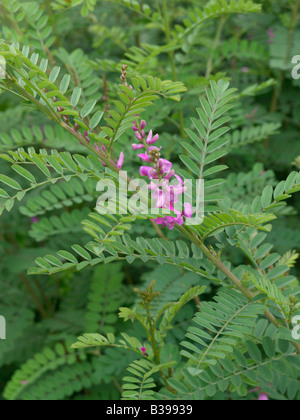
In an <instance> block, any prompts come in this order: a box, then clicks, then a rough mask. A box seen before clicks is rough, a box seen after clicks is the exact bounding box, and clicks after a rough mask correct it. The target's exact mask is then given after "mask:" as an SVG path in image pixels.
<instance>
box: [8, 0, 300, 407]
mask: <svg viewBox="0 0 300 420" xmlns="http://www.w3.org/2000/svg"><path fill="white" fill-rule="evenodd" d="M299 7H300V2H299V0H293V1H287V0H272V1H271V0H262V1H248V0H237V1H226V0H211V1H209V2H207V1H204V0H197V1H194V0H185V1H173V0H169V1H165V0H156V1H154V0H152V1H137V0H110V1H103V0H98V1H97V0H69V1H67V0H56V1H49V0H35V1H27V0H1V3H0V21H1V28H0V34H1V35H0V38H1V39H2V40H3V41H1V44H0V47H1V51H0V52H1V53H3V51H7V48H6V47H3V45H12V44H13V45H14V48H16V50H18V49H20V51H22V58H21V59H20V60H23V62H22V63H21V66H22V65H23V66H24V65H25V64H26V66H27V67H26V72H27V73H29V72H30V71H32V72H33V73H31V75H30V77H29V79H30V78H32V80H34V78H35V77H36V76H37V74H39V73H38V71H40V70H41V68H42V69H43V72H44V73H45V75H46V76H47V77H49V78H50V81H51V83H52V84H54V83H56V85H57V86H58V87H59V90H60V92H61V93H60V95H62V96H64V95H66V97H67V98H69V99H68V100H69V105H68V104H66V103H64V104H63V106H64V107H66V108H67V109H68V110H70V109H72V107H73V106H74V107H76V106H78V109H81V110H82V111H81V117H82V118H81V123H82V121H84V122H85V123H87V121H88V124H89V127H90V128H93V129H94V128H96V127H98V125H99V122H100V120H101V118H102V120H101V127H102V125H103V127H104V128H103V127H102V129H103V131H102V132H96V133H97V136H98V137H97V136H95V138H94V140H98V141H99V140H101V142H105V138H106V139H107V137H109V138H111V137H112V132H113V130H114V129H115V127H114V126H111V125H109V121H108V120H107V116H108V114H110V115H112V116H114V114H113V113H114V112H116V111H114V110H115V109H116V105H115V104H114V101H116V100H117V99H118V98H119V96H118V94H119V92H120V86H119V85H120V79H119V78H120V74H121V68H122V65H123V64H126V65H128V70H127V72H128V76H129V78H135V82H136V84H135V85H134V87H135V88H136V87H138V89H140V93H141V97H142V100H141V104H140V107H141V108H142V109H143V108H144V109H145V112H144V114H143V117H145V119H147V122H148V125H149V126H150V127H151V128H152V129H153V130H155V132H159V134H160V138H161V140H162V142H163V150H164V157H165V158H166V159H170V160H172V162H174V164H175V167H176V169H177V170H178V171H181V173H182V175H184V176H186V175H189V174H191V173H194V174H195V175H196V174H197V171H198V168H199V165H201V163H199V161H198V159H197V156H198V155H199V149H197V147H198V146H199V144H194V143H193V141H194V142H195V134H193V133H195V132H196V131H197V128H198V129H199V125H200V123H197V121H199V116H198V114H197V112H196V108H199V97H201V98H203V97H205V95H206V89H210V87H211V86H212V90H213V91H214V87H215V86H219V89H220V90H221V88H222V87H224V86H225V85H224V83H225V82H226V81H228V82H230V87H231V88H234V89H237V90H236V91H230V92H231V94H232V95H234V96H235V98H234V99H235V101H234V103H233V107H232V108H231V109H230V110H228V115H229V116H230V117H231V121H230V123H229V122H228V124H229V126H230V131H229V133H228V134H226V136H225V137H226V138H225V139H223V136H222V139H223V140H222V141H221V142H220V144H217V145H216V149H218V150H219V151H220V153H219V152H218V153H219V154H218V155H217V156H214V158H213V160H212V161H216V162H217V163H216V164H217V165H222V167H220V168H217V169H216V170H215V171H214V172H211V174H213V175H214V176H211V175H208V181H207V191H206V200H207V202H206V217H207V219H206V220H205V223H204V225H202V226H200V227H198V230H197V234H198V235H199V237H200V238H201V240H203V241H204V238H205V240H206V239H208V246H210V245H214V246H215V249H216V250H217V252H218V253H219V255H221V256H222V261H223V263H224V264H225V266H226V267H228V268H230V269H231V271H232V272H233V273H234V274H235V275H236V276H237V277H238V278H239V280H241V282H242V283H243V285H244V286H245V287H247V288H248V287H249V288H250V289H252V290H255V292H259V295H258V296H256V298H254V299H252V300H251V299H250V301H249V300H247V298H246V297H244V296H242V295H241V294H240V293H238V292H237V291H236V290H234V289H233V288H232V287H231V285H230V283H229V281H228V279H226V276H225V275H224V273H222V272H221V271H220V270H218V269H216V267H215V266H214V265H213V263H212V262H211V261H209V260H208V259H205V257H204V256H203V254H202V253H201V252H200V251H199V249H197V246H196V245H197V244H195V243H194V244H193V245H191V243H187V242H186V240H183V235H182V233H183V232H180V231H178V230H174V231H172V232H166V231H164V232H163V235H165V236H166V237H167V238H165V239H163V238H160V239H157V238H156V236H157V232H156V231H155V229H154V228H153V226H152V225H151V223H150V221H149V220H145V219H141V220H136V219H135V217H132V218H131V217H129V218H125V219H124V218H123V219H120V218H119V217H115V218H114V217H113V218H111V219H109V220H103V219H102V218H100V217H99V216H97V214H96V213H95V212H94V207H95V202H96V199H97V192H96V183H97V179H98V178H97V176H98V173H100V172H101V171H103V168H102V167H101V164H100V165H99V161H98V160H97V159H95V158H94V159H92V158H90V154H89V153H90V152H89V151H88V150H87V149H84V147H83V146H81V145H80V143H79V142H78V141H76V140H75V139H74V137H73V136H72V133H70V131H68V130H65V129H64V127H63V126H62V125H61V124H60V123H57V114H56V113H55V110H54V108H55V107H53V110H51V111H49V112H50V114H51V112H52V114H51V115H52V117H53V118H52V119H53V120H52V121H51V120H49V118H47V114H42V113H41V112H40V111H39V110H38V109H37V107H35V106H34V105H33V104H32V103H31V104H30V103H28V102H25V101H23V102H22V101H20V98H18V97H16V96H13V95H11V94H10V93H9V92H7V91H6V90H5V84H1V86H0V151H1V156H0V157H1V174H2V175H1V177H2V178H0V180H1V185H0V188H1V190H0V206H1V207H0V210H1V214H2V215H1V220H0V223H1V225H0V226H1V229H0V251H1V252H0V314H1V315H4V316H5V318H6V320H7V340H6V341H0V390H1V395H2V397H0V399H1V398H2V399H9V400H15V399H17V400H18V399H22V400H26V399H35V400H36V399H37V400H47V399H50V400H51V399H54V400H99V399H102V400H105V399H109V400H114V399H120V398H122V395H123V398H125V399H126V398H129V399H132V398H133V399H138V398H141V399H147V398H155V399H163V398H164V399H166V398H170V399H178V400H180V399H187V398H194V399H214V400H216V399H227V400H228V399H229V400H230V399H231V400H237V399H242V400H243V399H250V400H252V399H257V397H258V391H256V392H254V393H252V392H250V391H251V390H253V389H257V388H258V387H259V388H260V389H261V391H263V392H265V393H268V394H269V396H270V398H272V399H278V400H293V399H294V400H298V399H299V397H300V387H299V377H300V359H299V355H297V354H296V353H295V349H294V348H293V346H292V344H291V341H292V340H291V337H290V336H289V334H288V333H289V330H291V328H292V324H291V321H292V315H294V314H297V313H300V312H299V308H298V306H297V305H298V300H297V299H298V298H297V296H298V295H299V293H300V288H299V282H298V279H297V276H298V275H299V266H298V263H297V261H298V256H299V255H298V252H299V249H300V228H299V204H300V196H299V194H294V193H296V192H297V191H298V190H299V185H300V179H299V173H298V171H299V170H300V142H299V121H300V89H299V88H300V81H299V80H293V78H292V76H291V71H292V68H293V65H292V64H291V59H292V57H293V56H295V55H299V54H300V45H299V39H300V24H299V13H300V9H299ZM297 41H298V42H297ZM2 47H3V48H2ZM27 47H28V49H27ZM32 54H33V55H32ZM24 57H25V58H24ZM26 57H27V60H28V58H30V60H31V61H30V60H28V62H26ZM10 59H11V57H10V56H9V60H10ZM43 59H44V61H43V62H41V61H40V60H43ZM12 60H14V58H12ZM46 60H47V62H46ZM13 63H14V65H16V63H17V59H16V61H13ZM24 63H25V64H24ZM37 64H38V66H39V67H37V68H35V67H34V66H35V65H37ZM59 67H61V68H62V69H61V70H60V71H59ZM20 68H21V67H20ZM20 71H21V70H20ZM27 73H26V74H27ZM65 74H67V75H70V77H69V76H65V77H64V75H65ZM23 75H24V74H23ZM148 76H152V77H150V78H147V77H148ZM41 77H44V76H41ZM156 78H159V79H160V80H159V81H157V80H156ZM45 80H46V79H45ZM170 80H172V81H173V83H171V82H170ZM221 80H222V81H223V82H221V84H219V85H217V83H220V81H221ZM166 81H169V82H166ZM176 82H178V83H176ZM145 83H146V85H145ZM211 83H212V85H211ZM222 83H223V85H222ZM144 85H145V86H144ZM183 85H184V86H185V88H186V89H185V88H184V87H183ZM44 86H45V87H47V89H48V87H49V82H48V84H47V83H46V84H45V85H44ZM40 87H41V89H42V86H40ZM80 89H82V94H81V95H79V91H80ZM8 90H10V89H8ZM11 90H13V88H11ZM50 90H51V89H50ZM123 91H124V87H123ZM153 91H154V92H155V93H162V97H161V98H160V99H158V100H154V99H155V98H153ZM28 92H30V89H29V90H28ZM72 92H74V93H72ZM209 92H210V91H209ZM125 93H126V94H130V93H128V92H127V91H125ZM219 93H220V92H219ZM179 95H181V100H180V97H179ZM223 95H225V93H224V92H223ZM52 96H54V95H52ZM57 96H59V94H58V95H57ZM125 96H126V95H125ZM220 96H221V98H223V96H222V95H220ZM59 98H61V97H60V96H59ZM123 99H124V97H123ZM172 99H173V100H172ZM62 100H63V101H64V99H62ZM208 100H209V97H208ZM152 101H153V102H154V103H153V104H152V105H151V106H148V105H150V104H149V102H152ZM93 104H94V105H95V104H96V105H95V108H93V106H92V105H93ZM119 106H121V108H122V106H124V105H122V103H121V105H120V103H119ZM205 106H206V103H205V102H203V100H202V102H201V106H200V108H203V109H204V111H205ZM92 108H93V112H92V111H91V109H92ZM210 111H211V110H209V112H210ZM91 112H92V113H91ZM103 112H104V115H103ZM120 112H121V111H120ZM89 114H90V115H89ZM68 115H69V116H70V117H73V116H74V115H73V114H72V113H70V112H69V114H68ZM226 115H227V114H226ZM200 116H201V112H200ZM75 117H78V118H79V119H80V116H78V115H75ZM117 118H118V117H116V119H117ZM104 121H105V123H104ZM224 123H226V121H224ZM129 127H130V124H129ZM127 128H128V124H127V125H126V122H124V121H123V122H122V124H121V125H120V131H119V132H118V136H117V137H118V138H117V140H118V142H116V143H114V145H113V148H112V150H113V153H114V156H118V155H119V153H120V152H121V151H124V153H125V164H124V169H126V170H128V171H129V172H130V176H132V177H135V176H136V175H137V174H138V170H139V166H138V161H137V159H136V153H135V152H133V151H132V150H131V144H132V142H133V135H132V132H131V130H128V129H127ZM200 132H201V128H200ZM223 134H224V135H225V131H224V133H223ZM200 146H201V145H200ZM32 148H34V150H33V149H32ZM51 150H52V151H53V150H54V151H56V152H55V153H54V155H53V156H54V157H53V156H52V159H51V160H50V159H49V161H48V162H47V166H45V164H44V163H45V159H47V156H48V155H50V154H51V152H50V151H51ZM9 152H13V153H9ZM211 153H212V154H213V152H211ZM70 154H72V156H73V158H72V157H71V155H70ZM20 161H21V162H22V161H26V162H29V163H28V165H27V166H26V168H28V169H30V171H29V174H28V173H27V172H26V173H25V172H23V173H21V172H20V170H19V171H18V169H17V168H19V167H20V165H17V164H16V165H15V166H16V167H17V168H14V166H13V165H12V164H14V163H15V162H20ZM99 166H100V167H99ZM62 167H63V170H62ZM225 167H228V169H227V170H226V171H224V172H222V176H223V178H224V179H225V180H226V182H225V183H224V182H223V180H221V179H219V174H218V176H216V175H215V174H216V173H217V172H218V169H220V170H221V169H225ZM87 168H88V169H87ZM194 168H195V169H194ZM50 169H51V171H53V172H54V175H53V172H51V176H50V172H49V170H50ZM202 169H203V168H202ZM48 172H49V173H48ZM45 176H46V178H45ZM111 176H112V175H111ZM24 178H25V179H26V180H27V181H29V183H32V182H33V183H36V186H37V184H38V186H39V188H37V189H36V188H35V187H34V188H31V187H28V191H26V192H27V193H26V195H25V196H24V195H23V192H24V189H23V188H21V189H19V188H18V185H19V183H21V185H22V186H23V184H22V183H23V181H24ZM45 179H46V180H47V181H45ZM11 180H13V181H14V182H16V183H17V185H15V184H14V183H13V181H11ZM282 180H284V181H285V182H283V183H282V182H281V181H282ZM7 186H8V187H9V188H8V190H9V192H12V190H13V191H14V193H13V194H12V195H11V194H9V197H7V196H6V191H8V190H7V188H6V187H7ZM2 187H3V188H4V189H2ZM16 191H18V193H16ZM15 194H16V196H15ZM13 196H15V199H12V197H13ZM288 198H290V199H289V200H288V201H287V203H286V200H287V199H288ZM280 203H281V204H282V203H284V204H287V205H284V206H280ZM278 204H279V206H278ZM214 212H221V213H222V214H223V216H222V215H221V216H220V217H219V218H218V217H216V218H215V219H213V216H212V214H213V213H214ZM271 212H272V213H275V215H276V217H277V218H276V220H272V219H273V216H272V215H271ZM224 214H226V215H227V216H226V217H225V216H224ZM249 214H252V215H253V214H254V216H253V217H250V218H249V217H248V215H249ZM36 218H37V219H38V223H35V221H36V220H35V219H36ZM270 221H272V225H273V227H272V229H270V228H269V227H268V226H266V223H269V222H270ZM237 225H238V226H237ZM260 229H263V230H264V231H263V232H261V230H260ZM160 234H161V233H160ZM91 236H92V237H93V240H96V243H97V244H98V248H99V247H100V250H99V249H98V251H96V253H95V252H94V251H95V249H94V247H93V245H91V244H90V247H85V245H86V244H88V243H90V241H91ZM116 238H117V239H116ZM115 239H116V241H114V240H115ZM166 239H168V241H167V240H166ZM74 244H78V245H75V246H74ZM99 244H100V245H101V246H100V245H99ZM61 250H64V251H61ZM104 250H105V252H107V253H106V254H103V251H104ZM93 252H94V253H93ZM103 262H105V264H104V263H103ZM251 266H252V267H251ZM255 269H257V270H258V272H259V274H257V272H255V273H254V270H255ZM32 274H35V275H34V276H32ZM47 274H48V276H47ZM153 280H155V281H156V288H155V291H158V292H160V295H159V296H158V297H157V298H156V299H155V300H154V301H153V302H152V306H151V308H150V309H151V316H153V318H154V319H155V317H156V316H158V315H161V316H162V321H161V324H160V325H159V329H158V330H157V331H158V334H159V335H158V336H157V337H156V339H157V342H158V343H162V342H164V346H162V347H161V349H160V350H161V355H160V362H161V363H160V364H158V363H156V365H155V366H153V363H152V362H151V360H150V361H149V360H148V359H147V360H146V359H144V358H143V356H142V353H141V351H140V348H141V346H145V347H146V350H147V354H148V355H149V358H150V359H151V357H152V359H153V351H152V350H153V349H151V346H150V345H149V336H147V333H146V332H145V330H144V329H143V328H142V325H141V324H143V323H144V325H146V326H147V327H148V328H149V325H148V324H147V322H149V319H148V321H147V319H146V320H144V319H143V318H142V317H143V316H144V315H142V312H143V310H144V309H145V307H143V308H142V309H141V308H140V306H138V301H139V299H138V297H137V293H136V291H134V288H137V287H138V288H139V289H141V290H145V289H146V288H147V287H149V289H148V291H149V290H150V291H151V284H152V283H151V282H152V281H153ZM149 285H150V286H149ZM254 294H255V293H254ZM200 301H201V305H200V308H199V303H200ZM171 302H178V303H177V306H176V305H175V306H172V304H171ZM119 308H121V311H120V312H119ZM126 308H127V309H126ZM134 308H135V309H134ZM179 309H180V311H179ZM267 309H270V310H271V312H272V314H274V315H276V316H278V317H279V319H284V321H285V322H284V321H283V322H282V324H281V327H282V328H279V329H278V328H276V326H274V325H272V324H271V323H270V322H269V320H268V319H266V318H265V317H264V312H265V311H266V310H267ZM136 311H137V313H138V314H139V315H136ZM126 320H127V321H128V322H124V321H126ZM133 320H135V322H131V321H133ZM171 321H172V326H171ZM241 325H242V328H240V326H241ZM146 329H147V328H146ZM84 333H94V334H96V333H98V334H101V336H85V338H84V337H82V338H81V340H79V342H78V343H79V344H78V343H77V345H75V346H73V347H75V348H71V345H72V344H73V343H74V342H75V341H76V339H77V337H78V336H80V335H82V334H84ZM121 333H122V334H121ZM91 346H92V347H91ZM85 347H87V349H85ZM128 348H130V349H131V351H128ZM127 369H128V370H127ZM161 372H164V374H163V375H161V376H160V373H161ZM130 375H131V376H130ZM166 375H167V376H168V385H169V386H166V383H164V382H163V380H162V378H163V377H164V376H166Z"/></svg>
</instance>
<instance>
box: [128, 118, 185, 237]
mask: <svg viewBox="0 0 300 420" xmlns="http://www.w3.org/2000/svg"><path fill="white" fill-rule="evenodd" d="M145 128H146V121H141V123H140V124H138V123H137V122H134V126H133V127H132V129H133V131H134V132H135V135H136V138H137V139H138V140H139V143H137V144H133V145H132V148H133V150H142V149H144V150H143V153H141V154H139V155H138V156H139V157H140V158H141V159H142V161H143V162H147V163H149V164H151V165H152V166H141V168H140V174H141V176H146V177H148V178H149V179H150V181H151V182H150V185H149V186H148V188H149V190H151V191H152V198H153V199H154V200H156V208H159V209H168V210H171V211H172V212H174V213H175V214H176V215H177V216H176V217H175V216H165V217H158V218H157V219H156V220H154V221H155V222H156V224H157V225H161V226H162V227H168V228H169V229H170V230H172V229H174V227H175V225H180V226H181V225H182V224H183V223H184V219H183V218H184V217H186V218H191V217H192V215H193V210H192V206H191V204H189V203H185V205H184V211H183V212H180V211H178V210H176V209H175V208H174V206H175V204H176V203H178V201H179V196H180V195H182V194H183V193H184V192H185V191H186V188H185V186H184V182H183V180H182V179H181V178H180V177H179V176H178V175H176V174H175V171H174V170H173V169H172V167H173V164H172V163H171V162H169V161H168V160H166V159H163V158H161V154H160V151H161V149H162V148H161V147H160V148H158V147H156V146H154V144H155V143H157V141H158V140H159V135H158V134H156V135H154V133H153V130H150V132H149V133H148V135H146V132H145ZM174 178H176V180H177V184H175V185H173V183H172V184H171V182H170V181H171V180H172V179H174ZM174 180H175V179H174Z"/></svg>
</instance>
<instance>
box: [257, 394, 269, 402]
mask: <svg viewBox="0 0 300 420" xmlns="http://www.w3.org/2000/svg"><path fill="white" fill-rule="evenodd" d="M258 401H269V397H268V394H265V393H264V392H263V393H261V394H260V395H259V397H258Z"/></svg>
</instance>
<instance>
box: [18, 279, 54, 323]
mask: <svg viewBox="0 0 300 420" xmlns="http://www.w3.org/2000/svg"><path fill="white" fill-rule="evenodd" d="M20 278H21V281H22V283H23V284H24V286H25V287H26V289H27V291H28V293H29V294H30V295H31V297H32V300H33V301H34V303H35V304H36V306H37V308H38V310H39V311H40V313H41V315H42V317H43V318H44V319H46V318H48V314H47V312H46V310H45V308H44V307H43V305H42V304H41V302H40V301H39V299H38V297H37V296H36V294H35V292H34V290H33V288H32V287H31V285H30V283H29V281H28V280H27V279H26V277H25V276H24V275H23V274H21V275H20Z"/></svg>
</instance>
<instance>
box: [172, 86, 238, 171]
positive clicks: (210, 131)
mask: <svg viewBox="0 0 300 420" xmlns="http://www.w3.org/2000/svg"><path fill="white" fill-rule="evenodd" d="M228 87H229V83H228V82H224V81H219V82H218V83H216V82H211V88H210V89H207V91H206V98H205V97H203V98H201V99H200V103H201V108H198V109H197V112H198V115H199V118H200V120H197V119H195V118H194V119H192V122H193V125H194V126H195V128H196V130H197V133H195V132H194V131H192V130H187V134H188V135H189V137H190V138H191V139H192V141H193V143H194V144H195V146H196V147H194V146H192V145H191V144H190V143H187V142H183V143H182V145H183V147H184V148H185V149H186V150H187V152H188V155H189V156H186V155H182V156H180V159H181V160H182V162H183V163H184V164H185V165H186V167H187V168H188V170H190V171H192V172H193V173H194V174H195V175H196V176H197V177H199V178H200V179H202V178H206V177H207V176H209V175H212V174H216V173H218V172H220V171H221V170H224V169H225V168H226V166H225V167H224V165H222V166H212V167H210V168H208V169H206V167H207V166H208V165H211V164H212V163H214V162H216V161H217V160H218V159H220V158H222V157H223V156H224V155H226V154H227V149H226V148H225V147H224V146H225V145H226V144H227V143H228V141H229V138H227V137H224V136H225V134H226V133H227V132H228V131H229V127H228V126H226V125H225V124H226V123H228V122H229V121H230V119H231V118H230V117H226V116H225V117H224V114H225V113H226V112H228V110H229V109H230V108H231V107H232V105H231V102H232V101H233V99H234V95H233V94H234V92H235V89H228Z"/></svg>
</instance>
